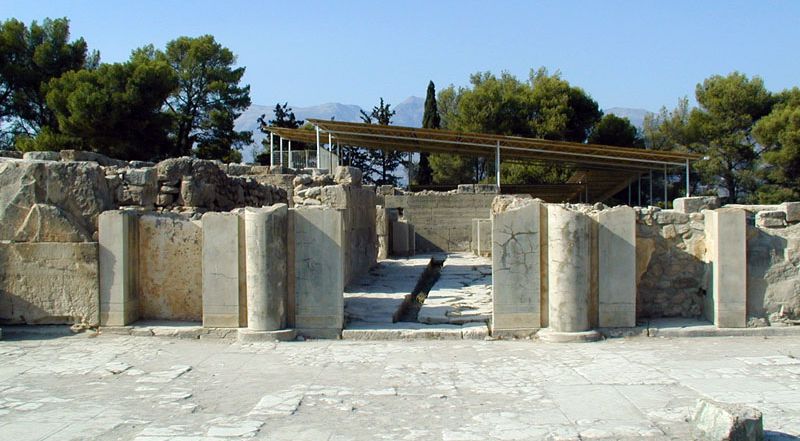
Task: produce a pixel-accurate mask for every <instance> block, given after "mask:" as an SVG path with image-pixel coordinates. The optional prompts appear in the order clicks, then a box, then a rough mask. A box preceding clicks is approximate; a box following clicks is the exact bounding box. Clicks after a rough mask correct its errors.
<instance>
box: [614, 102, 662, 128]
mask: <svg viewBox="0 0 800 441" xmlns="http://www.w3.org/2000/svg"><path fill="white" fill-rule="evenodd" d="M603 113H606V114H608V113H611V114H613V115H616V116H618V117H620V118H628V119H629V120H630V122H631V124H633V125H634V126H636V128H637V129H639V130H642V127H644V117H645V115H647V114H648V113H653V112H650V111H649V110H645V109H631V108H628V107H611V108H608V109H605V110H603Z"/></svg>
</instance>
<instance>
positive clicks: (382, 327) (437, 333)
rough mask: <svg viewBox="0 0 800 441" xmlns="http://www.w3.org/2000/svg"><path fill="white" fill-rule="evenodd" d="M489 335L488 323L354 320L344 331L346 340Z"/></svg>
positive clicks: (448, 338) (458, 337)
mask: <svg viewBox="0 0 800 441" xmlns="http://www.w3.org/2000/svg"><path fill="white" fill-rule="evenodd" d="M488 337H489V328H488V326H486V323H466V324H464V325H451V324H443V325H426V324H424V323H415V322H414V323H412V322H397V323H391V324H389V323H363V322H354V323H351V324H350V325H348V327H347V329H345V330H343V331H342V339H344V340H420V339H421V340H462V339H464V340H484V339H486V338H488Z"/></svg>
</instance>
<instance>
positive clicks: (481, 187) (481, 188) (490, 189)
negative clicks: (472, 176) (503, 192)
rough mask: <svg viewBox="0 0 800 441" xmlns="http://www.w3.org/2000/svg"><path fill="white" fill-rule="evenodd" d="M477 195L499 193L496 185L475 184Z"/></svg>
mask: <svg viewBox="0 0 800 441" xmlns="http://www.w3.org/2000/svg"><path fill="white" fill-rule="evenodd" d="M475 193H479V194H480V193H484V194H497V193H499V191H498V189H497V185H495V184H475Z"/></svg>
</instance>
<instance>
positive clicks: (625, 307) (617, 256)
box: [597, 206, 637, 328]
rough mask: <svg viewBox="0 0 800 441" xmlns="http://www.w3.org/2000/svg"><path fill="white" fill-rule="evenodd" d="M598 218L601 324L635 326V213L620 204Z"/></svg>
mask: <svg viewBox="0 0 800 441" xmlns="http://www.w3.org/2000/svg"><path fill="white" fill-rule="evenodd" d="M597 222H598V223H599V227H598V236H597V237H598V239H597V240H598V269H597V274H598V285H599V286H598V326H600V327H604V328H609V327H633V326H636V275H637V272H636V213H635V212H634V210H633V208H631V207H627V206H619V207H615V208H611V209H608V210H603V211H601V212H600V213H598V216H597Z"/></svg>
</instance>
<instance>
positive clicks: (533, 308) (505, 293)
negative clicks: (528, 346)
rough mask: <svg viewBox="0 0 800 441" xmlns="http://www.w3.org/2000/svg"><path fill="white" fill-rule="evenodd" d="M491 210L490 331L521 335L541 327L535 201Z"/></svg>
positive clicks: (494, 334) (538, 213) (533, 332)
mask: <svg viewBox="0 0 800 441" xmlns="http://www.w3.org/2000/svg"><path fill="white" fill-rule="evenodd" d="M520 203H525V204H526V205H522V206H520V207H516V208H512V209H508V210H506V211H502V212H494V211H493V212H492V219H491V227H492V230H491V236H492V335H493V336H495V337H501V338H502V337H504V336H508V337H525V336H530V335H533V334H535V333H536V332H537V331H538V330H539V328H541V306H540V305H541V301H540V298H541V296H540V294H541V261H540V255H541V247H540V234H541V229H540V217H539V216H540V211H541V209H542V204H541V203H540V202H538V201H532V200H525V201H524V202H521V201H520Z"/></svg>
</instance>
